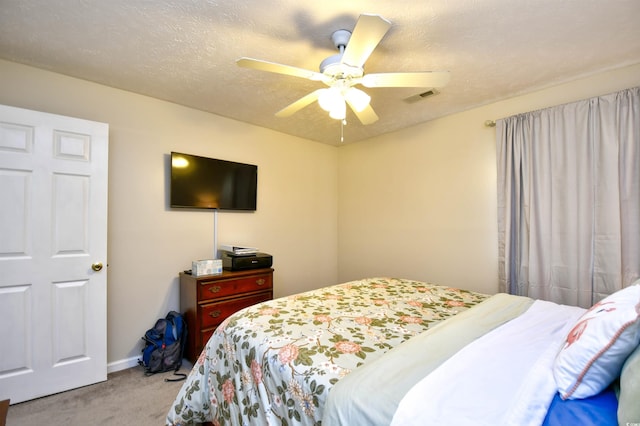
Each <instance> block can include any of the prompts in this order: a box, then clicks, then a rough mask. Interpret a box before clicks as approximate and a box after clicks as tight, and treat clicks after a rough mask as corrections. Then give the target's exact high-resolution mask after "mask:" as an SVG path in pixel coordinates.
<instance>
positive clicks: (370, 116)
mask: <svg viewBox="0 0 640 426" xmlns="http://www.w3.org/2000/svg"><path fill="white" fill-rule="evenodd" d="M347 103H348V104H349V107H351V110H352V111H353V113H354V114H355V115H356V117H358V120H360V122H361V123H362V124H364V125H367V124H372V123H375V122H376V121H378V115H377V114H376V113H375V111H374V110H373V108H371V105H367V106H366V107H365V108H364V109H362V110H360V111H359V112H358V110H357V109H355V108H354V107H353V105H351V102H349V101H348V100H347Z"/></svg>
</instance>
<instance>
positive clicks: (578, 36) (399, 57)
mask: <svg viewBox="0 0 640 426" xmlns="http://www.w3.org/2000/svg"><path fill="white" fill-rule="evenodd" d="M360 13H375V14H379V15H382V16H383V17H385V18H386V19H388V20H390V21H391V22H392V24H393V25H392V27H391V30H390V31H389V32H388V33H387V34H386V36H385V37H384V38H383V39H382V41H381V42H380V44H379V45H378V47H377V49H376V50H375V51H374V52H373V54H372V55H371V56H370V58H369V60H368V61H367V63H366V67H365V73H366V72H401V71H428V70H448V71H450V73H451V81H450V82H449V84H448V85H447V86H446V87H444V88H442V89H440V90H439V93H438V94H437V95H435V96H431V97H425V98H420V97H416V95H418V94H420V93H422V92H425V91H426V90H427V89H428V88H414V89H391V88H384V89H381V88H377V89H365V90H366V91H367V92H368V93H369V94H370V95H371V97H372V100H371V105H372V107H373V108H374V109H375V111H376V113H377V114H378V116H379V117H380V119H379V120H378V121H377V122H376V123H374V124H371V125H368V126H363V125H361V124H360V123H359V122H358V120H357V119H356V118H355V117H353V115H350V114H348V115H347V121H348V124H347V125H346V126H345V127H344V137H345V143H348V142H355V141H359V140H363V139H366V138H369V137H372V136H376V135H379V134H383V133H387V132H391V131H394V130H398V129H401V128H405V127H409V126H412V125H415V124H418V123H421V122H425V121H428V120H431V119H434V118H437V117H441V116H444V115H447V114H451V113H455V112H459V111H462V110H466V109H469V108H473V107H476V106H479V105H483V104H486V103H490V102H494V101H497V100H500V99H505V98H508V97H512V96H514V95H517V94H522V93H526V92H530V91H533V90H537V89H540V88H543V87H548V86H550V85H554V84H558V83H561V82H564V81H568V80H572V79H575V78H578V77H581V76H584V75H588V74H592V73H595V72H599V71H602V70H607V69H612V68H616V67H620V66H625V65H629V64H634V63H639V62H640V25H639V24H638V22H640V1H638V0H563V1H558V0H428V1H416V0H378V1H370V0H369V1H364V0H351V1H344V0H339V1H338V0H324V1H321V2H320V1H313V2H312V1H300V0H272V1H269V0H226V1H224V0H182V1H180V0H173V1H170V0H109V1H104V0H78V1H68V0H0V58H2V59H6V60H10V61H14V62H19V63H23V64H28V65H32V66H35V67H39V68H43V69H47V70H51V71H55V72H58V73H62V74H66V75H69V76H73V77H78V78H82V79H86V80H90V81H94V82H98V83H102V84H105V85H108V86H112V87H116V88H120V89H124V90H128V91H131V92H136V93H140V94H144V95H148V96H152V97H155V98H159V99H164V100H167V101H171V102H175V103H177V104H181V105H186V106H189V107H193V108H196V109H200V110H204V111H209V112H212V113H214V114H218V115H221V116H225V117H229V118H233V119H236V120H240V121H243V122H247V123H252V124H255V125H258V126H263V127H267V128H270V129H274V130H277V131H280V132H283V133H288V134H291V135H296V136H300V137H303V138H306V139H310V140H315V141H319V142H323V143H328V144H332V145H338V144H340V122H339V121H336V120H333V119H331V118H329V117H328V115H327V113H326V112H324V111H323V110H321V109H320V108H319V107H318V105H317V104H315V103H314V104H312V105H309V106H308V107H306V108H304V109H303V110H301V111H299V112H298V113H296V114H295V115H293V116H291V117H287V118H277V117H275V116H274V113H275V112H277V111H278V110H280V109H281V108H283V107H285V106H287V105H288V104H290V103H291V102H293V101H295V100H297V99H298V98H301V97H302V96H304V95H306V94H307V93H309V92H311V91H313V90H315V89H317V88H320V87H324V86H322V83H318V82H312V81H308V80H304V79H301V78H296V77H291V76H284V75H278V74H272V73H267V72H261V71H256V70H251V69H244V68H240V67H238V66H237V65H236V63H235V61H236V59H237V58H239V57H241V56H247V57H252V58H257V59H263V60H268V61H272V62H279V63H283V64H287V65H292V66H295V67H300V68H307V69H311V70H314V71H317V70H318V66H319V64H320V62H321V61H322V60H323V59H324V58H326V57H328V56H330V55H333V54H335V53H337V52H336V50H335V48H334V46H333V45H332V43H331V40H330V36H331V34H332V33H333V31H335V30H337V29H343V28H344V29H348V30H351V29H353V26H354V25H355V22H356V21H357V18H358V16H359V15H360ZM416 99H418V100H417V101H415V100H416ZM410 100H414V102H410Z"/></svg>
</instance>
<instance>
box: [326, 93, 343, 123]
mask: <svg viewBox="0 0 640 426" xmlns="http://www.w3.org/2000/svg"><path fill="white" fill-rule="evenodd" d="M340 98H341V99H340V102H336V103H335V104H334V105H333V106H332V108H331V111H329V117H331V118H333V119H336V120H344V119H345V118H346V116H347V104H346V103H345V102H344V99H342V96H341V97H340Z"/></svg>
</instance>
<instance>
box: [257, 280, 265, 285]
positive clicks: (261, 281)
mask: <svg viewBox="0 0 640 426" xmlns="http://www.w3.org/2000/svg"><path fill="white" fill-rule="evenodd" d="M265 282H267V280H265V279H264V278H258V279H257V280H256V284H258V285H264V283H265Z"/></svg>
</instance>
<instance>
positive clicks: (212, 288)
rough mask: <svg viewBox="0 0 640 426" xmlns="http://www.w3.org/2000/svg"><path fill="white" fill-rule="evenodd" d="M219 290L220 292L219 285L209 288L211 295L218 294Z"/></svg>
mask: <svg viewBox="0 0 640 426" xmlns="http://www.w3.org/2000/svg"><path fill="white" fill-rule="evenodd" d="M220 290H222V287H220V286H219V285H214V286H213V287H209V291H210V292H211V293H218V292H219V291H220Z"/></svg>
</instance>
